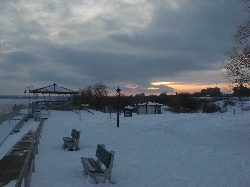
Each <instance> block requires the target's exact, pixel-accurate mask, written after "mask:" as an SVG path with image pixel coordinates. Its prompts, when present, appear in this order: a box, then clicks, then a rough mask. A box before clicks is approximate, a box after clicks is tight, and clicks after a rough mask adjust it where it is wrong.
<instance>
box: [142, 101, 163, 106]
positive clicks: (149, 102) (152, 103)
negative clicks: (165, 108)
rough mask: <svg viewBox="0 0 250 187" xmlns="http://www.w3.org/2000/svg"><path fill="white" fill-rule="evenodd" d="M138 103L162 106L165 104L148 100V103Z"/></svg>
mask: <svg viewBox="0 0 250 187" xmlns="http://www.w3.org/2000/svg"><path fill="white" fill-rule="evenodd" d="M138 105H139V106H143V105H148V106H156V105H158V106H159V105H160V106H162V105H163V104H160V103H155V102H151V101H148V102H146V103H139V104H138Z"/></svg>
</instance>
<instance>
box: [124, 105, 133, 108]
mask: <svg viewBox="0 0 250 187" xmlns="http://www.w3.org/2000/svg"><path fill="white" fill-rule="evenodd" d="M124 108H125V109H134V108H133V107H132V106H130V105H128V106H125V107H124Z"/></svg>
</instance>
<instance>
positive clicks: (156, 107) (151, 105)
mask: <svg viewBox="0 0 250 187" xmlns="http://www.w3.org/2000/svg"><path fill="white" fill-rule="evenodd" d="M162 106H163V104H159V103H155V102H150V101H149V102H146V103H139V104H138V105H137V107H138V114H161V107H162Z"/></svg>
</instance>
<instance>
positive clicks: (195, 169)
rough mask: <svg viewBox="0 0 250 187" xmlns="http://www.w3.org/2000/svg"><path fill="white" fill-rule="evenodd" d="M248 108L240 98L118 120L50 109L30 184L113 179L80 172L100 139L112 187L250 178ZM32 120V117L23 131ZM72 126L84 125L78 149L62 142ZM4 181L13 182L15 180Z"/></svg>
mask: <svg viewBox="0 0 250 187" xmlns="http://www.w3.org/2000/svg"><path fill="white" fill-rule="evenodd" d="M244 106H245V107H247V106H250V103H247V104H246V103H245V105H244ZM234 110H235V115H234ZM249 114H250V111H242V110H241V109H240V107H239V105H237V106H234V107H232V108H230V109H229V110H228V111H227V112H226V113H214V114H202V113H197V114H173V113H170V112H168V113H166V114H158V115H136V114H133V117H131V118H130V117H126V118H124V117H123V116H122V115H121V116H120V127H119V128H117V127H116V115H115V114H112V115H111V118H110V116H109V114H105V113H100V112H94V115H92V114H90V113H87V112H84V111H82V112H81V121H80V116H79V114H77V113H75V112H68V111H50V117H49V119H48V120H46V121H45V123H44V127H43V129H42V137H41V141H40V144H39V154H37V155H36V171H35V172H34V173H33V175H32V181H31V187H45V186H46V187H78V186H113V185H112V184H110V183H109V182H108V181H106V183H105V184H103V183H100V184H98V185H96V184H95V181H94V180H93V179H91V178H89V177H87V176H85V175H83V174H82V171H83V167H82V164H81V160H80V158H81V157H82V156H84V157H95V150H96V146H97V144H99V143H100V144H105V146H106V148H107V149H108V150H113V151H115V157H114V167H113V172H112V178H113V180H115V181H116V184H115V185H114V186H116V187H127V186H129V187H147V186H148V187H152V186H157V187H161V186H162V187H163V186H164V187H165V186H170V187H172V186H173V187H183V186H185V187H193V186H201V187H214V186H216V187H222V186H223V187H235V186H250V115H249ZM26 125H27V126H28V127H27V126H26ZM34 125H36V124H34ZM30 128H32V123H31V122H30V123H27V124H25V126H24V127H23V128H22V129H21V132H20V134H22V133H24V131H26V130H27V129H30ZM72 128H75V129H77V130H80V131H81V138H80V150H79V151H67V150H64V149H63V148H62V144H63V139H62V138H63V137H64V136H70V133H71V129H72ZM1 131H2V133H3V132H4V128H2V129H1ZM17 134H18V133H17ZM17 134H15V135H17ZM9 141H11V138H8V139H7V140H6V141H5V142H4V144H3V145H2V146H1V147H0V150H1V152H2V151H3V149H2V147H3V146H6V144H9ZM6 186H7V187H12V186H15V181H12V182H11V183H9V184H8V185H6Z"/></svg>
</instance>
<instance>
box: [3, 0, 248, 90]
mask: <svg viewBox="0 0 250 187" xmlns="http://www.w3.org/2000/svg"><path fill="white" fill-rule="evenodd" d="M242 6H243V5H241V4H239V3H238V2H236V1H231V0H229V1H228V0H227V1H226V0H221V1H215V0H211V1H205V0H202V1H198V0H188V1H183V0H176V1H172V0H155V1H149V0H148V1H147V0H137V1H129V0H119V1H117V0H110V1H108V0H104V1H98V0H93V1H75V2H69V1H53V0H52V1H44V2H43V3H40V2H34V1H29V2H27V4H21V2H20V1H16V2H14V1H11V2H10V1H3V4H1V5H0V10H1V14H2V16H1V18H0V24H1V28H0V34H1V38H0V49H1V51H0V67H1V70H0V73H1V74H0V77H1V79H2V81H1V82H2V86H4V85H6V83H4V81H12V82H13V85H15V84H14V82H15V81H17V80H18V81H19V82H20V81H22V82H21V83H19V86H20V87H21V86H22V87H24V86H27V84H31V83H32V84H33V85H35V84H37V85H42V84H44V86H46V85H47V84H51V83H53V82H56V83H58V84H62V86H68V87H69V88H72V87H73V88H84V87H86V86H88V85H93V84H94V83H95V82H99V81H102V82H104V83H105V84H106V85H107V86H108V87H109V88H110V89H111V90H114V89H115V88H116V87H117V85H120V87H121V88H122V90H124V91H127V92H129V91H130V92H131V93H136V92H139V93H140V92H147V93H151V92H153V91H155V90H151V91H150V90H147V88H149V87H152V85H151V82H153V81H176V82H178V81H179V82H187V83H192V82H199V80H202V81H201V82H200V84H202V83H204V84H205V83H206V84H207V83H211V84H214V82H215V81H216V83H221V82H223V81H224V80H223V79H222V78H220V76H219V75H218V76H214V75H213V79H211V78H209V73H210V72H215V71H218V68H219V67H220V65H221V64H222V62H223V61H224V60H225V56H224V52H225V51H226V50H227V49H228V48H229V46H230V44H231V36H232V33H233V32H234V31H235V28H236V26H237V24H239V23H240V21H241V20H244V14H243V13H242ZM201 72H202V73H201ZM219 73H220V72H219V71H218V73H217V74H219ZM184 75H188V76H186V77H185V76H184ZM204 77H208V78H207V79H206V78H204ZM214 77H218V78H217V79H216V80H215V78H214ZM183 79H185V80H183ZM129 84H131V85H132V84H133V85H137V86H136V87H135V86H134V87H133V86H132V87H129V86H127V85H129ZM157 88H159V90H158V92H163V91H166V92H171V91H172V92H174V91H175V90H174V88H172V87H171V86H158V87H157ZM6 89H7V88H6ZM10 92H11V90H10ZM0 94H1V93H0ZM9 94H11V93H9Z"/></svg>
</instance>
